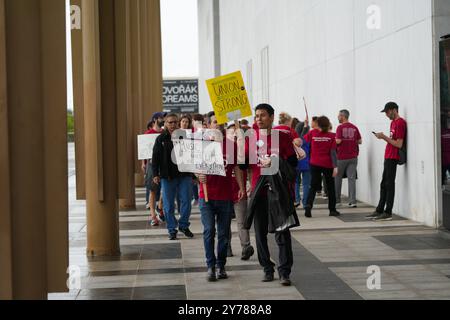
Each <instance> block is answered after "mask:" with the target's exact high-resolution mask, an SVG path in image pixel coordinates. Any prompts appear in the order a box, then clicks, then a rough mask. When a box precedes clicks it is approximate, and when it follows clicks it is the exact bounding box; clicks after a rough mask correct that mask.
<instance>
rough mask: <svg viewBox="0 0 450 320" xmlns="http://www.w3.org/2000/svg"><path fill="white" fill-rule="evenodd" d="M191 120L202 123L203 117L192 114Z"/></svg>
mask: <svg viewBox="0 0 450 320" xmlns="http://www.w3.org/2000/svg"><path fill="white" fill-rule="evenodd" d="M192 120H194V121H200V122H203V121H204V120H205V117H203V116H202V115H201V114H194V116H193V117H192Z"/></svg>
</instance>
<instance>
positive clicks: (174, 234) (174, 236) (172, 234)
mask: <svg viewBox="0 0 450 320" xmlns="http://www.w3.org/2000/svg"><path fill="white" fill-rule="evenodd" d="M169 240H171V241H173V240H177V234H176V233H171V234H169Z"/></svg>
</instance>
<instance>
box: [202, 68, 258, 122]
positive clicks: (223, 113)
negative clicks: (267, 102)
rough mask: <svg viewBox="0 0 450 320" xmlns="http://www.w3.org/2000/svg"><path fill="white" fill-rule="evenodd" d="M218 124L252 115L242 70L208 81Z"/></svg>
mask: <svg viewBox="0 0 450 320" xmlns="http://www.w3.org/2000/svg"><path fill="white" fill-rule="evenodd" d="M206 85H207V86H208V91H209V96H210V98H211V102H212V105H213V109H214V112H215V113H216V118H217V121H218V124H225V123H227V122H229V121H235V120H239V119H242V118H247V117H250V116H252V108H251V106H250V102H249V100H248V95H247V91H246V90H245V84H244V80H243V78H242V74H241V72H240V71H238V72H235V73H231V74H228V75H225V76H221V77H218V78H214V79H210V80H208V81H206Z"/></svg>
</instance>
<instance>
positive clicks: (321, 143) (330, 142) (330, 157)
mask: <svg viewBox="0 0 450 320" xmlns="http://www.w3.org/2000/svg"><path fill="white" fill-rule="evenodd" d="M317 123H318V126H319V130H313V131H310V132H309V133H308V134H307V135H305V141H306V142H307V143H310V144H311V161H310V163H311V176H312V177H311V179H312V181H311V188H310V190H309V195H308V201H307V205H306V208H305V217H307V218H311V217H312V214H311V212H312V209H313V207H314V200H315V197H316V193H317V191H318V190H319V189H320V184H321V181H322V175H323V176H324V177H325V183H326V186H327V191H328V209H329V210H330V216H332V217H337V216H340V213H339V212H338V211H337V210H336V193H335V183H334V177H336V176H337V174H338V169H337V153H336V135H335V134H333V133H331V132H330V128H331V123H330V120H329V119H328V118H327V117H325V116H323V117H320V118H318V120H317Z"/></svg>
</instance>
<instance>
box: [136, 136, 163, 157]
mask: <svg viewBox="0 0 450 320" xmlns="http://www.w3.org/2000/svg"><path fill="white" fill-rule="evenodd" d="M158 137H159V134H144V135H140V136H138V159H139V160H149V159H152V157H153V147H154V146H155V142H156V139H157V138H158Z"/></svg>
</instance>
